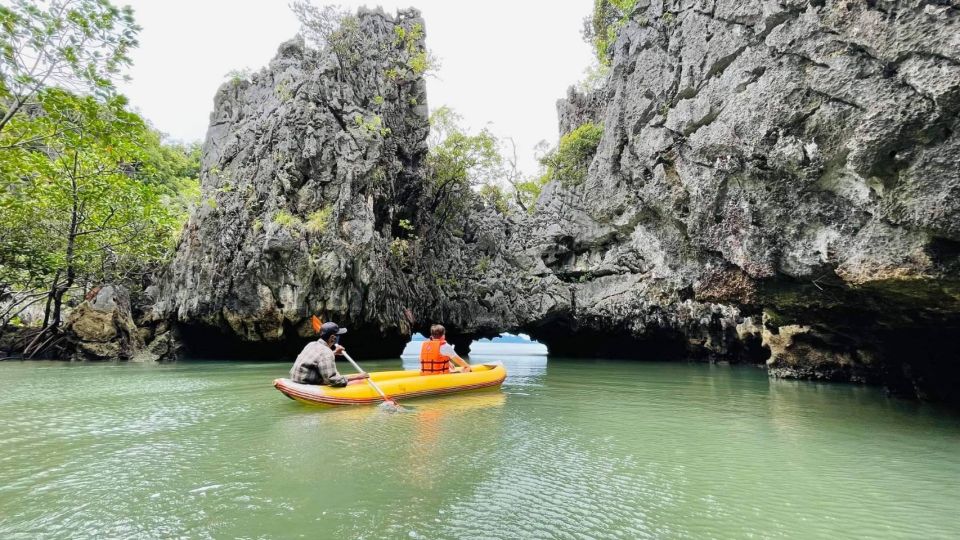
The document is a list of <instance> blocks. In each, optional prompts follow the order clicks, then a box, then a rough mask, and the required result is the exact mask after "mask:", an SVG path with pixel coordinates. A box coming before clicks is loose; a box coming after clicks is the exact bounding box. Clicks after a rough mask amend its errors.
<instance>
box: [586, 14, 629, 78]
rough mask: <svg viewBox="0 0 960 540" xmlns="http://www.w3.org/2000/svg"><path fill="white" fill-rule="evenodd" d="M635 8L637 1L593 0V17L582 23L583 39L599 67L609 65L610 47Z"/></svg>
mask: <svg viewBox="0 0 960 540" xmlns="http://www.w3.org/2000/svg"><path fill="white" fill-rule="evenodd" d="M636 6H637V0H594V2H593V15H592V16H591V17H589V18H587V20H585V21H584V29H583V38H584V39H585V40H586V41H587V43H590V44H591V45H593V50H594V52H595V53H596V55H597V60H599V62H600V64H601V65H603V66H606V65H609V64H610V45H611V44H613V42H614V40H616V38H617V30H619V29H620V27H621V26H623V25H624V24H625V23H626V22H627V21H628V20H630V15H631V14H632V13H633V10H634V8H636Z"/></svg>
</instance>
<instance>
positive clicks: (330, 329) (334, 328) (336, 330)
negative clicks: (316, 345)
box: [320, 322, 347, 338]
mask: <svg viewBox="0 0 960 540" xmlns="http://www.w3.org/2000/svg"><path fill="white" fill-rule="evenodd" d="M346 333H347V329H346V328H340V325H338V324H337V323H335V322H325V323H323V326H321V327H320V337H325V338H326V337H330V336H332V335H334V334H337V335H338V336H339V335H343V334H346Z"/></svg>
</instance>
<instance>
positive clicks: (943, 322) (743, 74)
mask: <svg viewBox="0 0 960 540" xmlns="http://www.w3.org/2000/svg"><path fill="white" fill-rule="evenodd" d="M958 21H960V11H958V9H957V5H956V4H955V3H951V2H922V1H913V2H882V1H878V2H859V1H857V2H854V1H836V2H823V1H821V2H809V3H808V2H800V1H792V2H791V1H747V2H743V1H725V0H716V1H699V2H695V1H676V2H650V1H640V2H638V6H637V8H636V9H635V11H634V12H633V13H632V15H631V16H630V18H629V21H627V22H626V24H625V25H624V27H623V28H622V29H621V30H620V31H619V33H618V36H617V39H616V41H615V43H614V44H613V47H612V48H613V57H612V62H611V66H612V69H611V73H610V75H609V80H608V81H607V84H606V85H605V86H604V87H603V88H601V89H599V90H597V91H596V92H595V93H594V94H592V95H590V96H581V95H577V94H575V93H574V94H572V95H571V97H570V99H568V100H566V101H564V102H561V104H560V116H561V120H562V122H561V129H563V130H569V129H571V128H572V127H574V126H573V124H574V123H576V122H578V121H583V119H584V118H590V119H594V120H596V121H599V122H602V124H603V126H604V137H603V141H602V142H601V144H600V147H599V149H598V152H597V155H596V157H595V158H594V160H593V163H592V165H591V168H590V173H589V175H588V176H587V179H586V181H585V182H583V184H582V185H579V186H574V187H569V188H568V187H564V186H560V185H556V186H552V187H553V189H551V190H550V191H549V193H548V194H547V195H546V196H545V197H544V200H543V201H541V205H540V206H541V207H542V208H543V213H544V214H546V215H547V216H548V218H547V219H545V220H544V222H547V223H552V224H555V225H552V227H553V228H554V230H553V231H552V233H551V235H550V237H549V238H548V239H545V241H544V245H545V246H548V251H549V252H550V257H545V259H544V260H545V262H546V263H547V264H548V266H549V267H550V268H551V270H552V273H553V275H556V276H559V277H563V276H565V275H566V276H569V277H576V278H578V281H579V280H580V279H582V278H583V276H586V283H584V284H576V285H571V286H570V289H571V291H573V292H576V293H578V294H577V295H576V298H577V304H578V305H577V307H576V312H575V315H574V317H573V318H574V319H576V320H581V319H584V318H587V320H596V321H598V326H600V327H610V326H616V325H617V324H620V325H627V326H629V325H636V326H643V325H642V324H640V323H638V321H644V320H650V319H653V321H656V322H654V323H653V324H662V323H660V322H658V320H659V319H660V318H661V317H663V318H665V319H666V320H665V321H663V322H664V323H666V324H663V326H666V327H676V326H678V325H680V326H682V325H684V324H686V325H690V324H691V323H692V324H694V325H696V321H690V317H691V315H693V314H691V313H688V312H687V311H685V309H695V310H697V312H699V313H703V310H704V309H705V308H706V307H707V306H713V307H710V308H709V311H710V312H712V313H713V314H714V315H713V317H703V316H702V315H701V318H700V323H701V325H702V326H704V327H708V326H709V325H710V324H719V325H722V326H727V327H729V326H731V325H732V324H733V323H734V322H735V321H737V320H740V318H739V316H738V315H736V313H735V312H734V313H731V312H730V311H729V310H728V311H724V310H723V309H720V308H718V307H716V304H720V305H725V306H730V309H731V310H734V309H736V310H739V311H740V314H741V315H742V314H748V315H749V314H756V313H759V311H761V310H765V311H766V313H767V316H766V319H765V327H766V328H765V329H764V330H763V331H762V332H761V333H762V334H763V336H764V341H765V345H766V348H767V349H769V350H770V352H771V353H772V357H771V358H770V362H769V364H770V366H771V368H772V370H771V371H772V372H773V373H775V374H779V375H784V376H790V375H797V376H804V377H816V378H831V379H844V380H851V379H852V380H876V381H884V382H887V383H889V384H894V385H902V386H906V387H907V388H906V389H907V390H908V391H910V392H914V391H919V392H920V393H923V392H925V391H931V392H934V393H942V390H946V389H947V388H948V387H949V384H951V383H947V384H942V383H943V381H942V380H938V379H939V378H941V377H942V376H943V375H944V374H947V373H949V374H951V376H950V377H951V378H950V380H952V381H955V380H956V374H957V372H958V367H956V366H957V360H958V358H957V345H956V343H955V337H954V336H956V335H957V334H956V331H957V329H958V326H960V324H958V321H960V318H958V313H960V264H958V254H960V197H958V196H960V173H958V170H960V117H958V111H960V39H958V36H960V25H958ZM598 104H599V105H598ZM570 119H574V120H570ZM541 230H542V229H541ZM592 291H597V292H596V293H593V294H592V295H591V292H592ZM601 291H602V292H601ZM584 293H585V294H584ZM615 305H622V306H624V308H622V309H621V310H620V313H621V314H618V313H616V312H612V311H613V310H612V309H611V306H615ZM627 306H632V307H633V308H634V309H636V308H639V309H640V313H639V314H638V315H626V314H623V313H624V312H627V313H629V311H630V309H629V307H627ZM651 314H653V315H652V316H651ZM729 315H732V316H733V317H734V318H730V317H729ZM693 317H694V318H696V317H697V316H696V315H693ZM758 319H759V318H754V321H755V322H756V321H758ZM782 325H788V326H789V325H792V326H789V328H788V330H787V331H788V332H789V334H790V336H789V338H784V337H783V336H778V332H779V327H781V326H782ZM751 333H752V332H751ZM728 335H729V334H728ZM919 387H924V388H926V389H927V390H923V389H919V390H918V388H919Z"/></svg>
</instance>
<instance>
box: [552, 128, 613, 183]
mask: <svg viewBox="0 0 960 540" xmlns="http://www.w3.org/2000/svg"><path fill="white" fill-rule="evenodd" d="M601 138H603V126H601V125H599V124H594V123H592V122H588V123H586V124H583V125H581V126H580V127H578V128H577V129H575V130H573V131H571V132H570V133H567V134H566V135H564V136H563V137H560V144H559V145H557V148H556V149H554V150H552V151H550V152H548V153H547V154H546V155H545V156H543V157H542V158H541V159H540V162H541V164H543V165H544V166H545V167H546V177H547V179H552V180H559V181H560V182H561V183H562V184H564V185H567V186H575V185H578V184H580V183H581V182H583V180H584V179H585V178H586V176H587V169H588V168H589V167H590V162H591V160H592V159H593V156H594V154H596V152H597V147H598V146H599V145H600V139H601ZM542 183H543V182H541V185H542Z"/></svg>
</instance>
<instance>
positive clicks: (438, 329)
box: [430, 324, 447, 339]
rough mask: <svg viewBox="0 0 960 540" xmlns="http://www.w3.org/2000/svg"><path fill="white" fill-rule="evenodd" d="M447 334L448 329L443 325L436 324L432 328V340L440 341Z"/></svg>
mask: <svg viewBox="0 0 960 540" xmlns="http://www.w3.org/2000/svg"><path fill="white" fill-rule="evenodd" d="M446 334H447V329H446V328H444V327H443V325H442V324H435V325H433V326H431V327H430V339H440V338H442V337H443V336H445V335H446Z"/></svg>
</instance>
